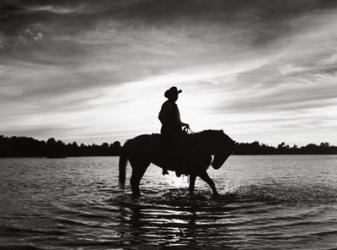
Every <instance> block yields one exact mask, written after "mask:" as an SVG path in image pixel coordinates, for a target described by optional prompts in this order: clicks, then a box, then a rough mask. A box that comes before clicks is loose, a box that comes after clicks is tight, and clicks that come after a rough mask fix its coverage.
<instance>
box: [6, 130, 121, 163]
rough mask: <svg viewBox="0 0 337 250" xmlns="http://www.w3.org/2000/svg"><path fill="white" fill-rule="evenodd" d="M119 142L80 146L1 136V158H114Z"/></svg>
mask: <svg viewBox="0 0 337 250" xmlns="http://www.w3.org/2000/svg"><path fill="white" fill-rule="evenodd" d="M119 146H120V144H119V142H114V143H112V144H108V143H106V142H105V143H103V144H101V145H96V144H91V145H85V144H83V143H82V144H80V145H78V144H77V143H76V142H73V143H68V144H66V143H64V142H62V141H60V140H55V139H54V138H50V139H48V140H47V141H40V140H36V139H34V138H30V137H16V136H14V137H4V136H2V135H0V157H50V158H61V157H68V156H69V157H71V156H112V155H116V154H117V153H118V149H119Z"/></svg>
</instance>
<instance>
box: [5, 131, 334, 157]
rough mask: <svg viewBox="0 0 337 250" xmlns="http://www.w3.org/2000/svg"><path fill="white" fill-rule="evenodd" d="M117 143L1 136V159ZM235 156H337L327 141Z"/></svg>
mask: <svg viewBox="0 0 337 250" xmlns="http://www.w3.org/2000/svg"><path fill="white" fill-rule="evenodd" d="M119 147H120V144H119V142H113V143H107V142H105V143H102V144H101V145H96V144H90V145H85V144H83V143H81V144H80V145H78V144H77V143H76V142H73V143H67V144H66V143H64V142H62V141H60V140H55V139H54V138H50V139H48V140H47V141H43V140H37V139H34V138H31V137H17V136H13V137H5V136H2V135H0V157H2V158H3V157H48V158H65V157H81V156H117V155H118V150H119ZM234 154H235V155H312V154H337V147H336V146H332V145H330V144H329V143H327V142H322V143H320V144H319V145H316V144H308V145H306V146H301V147H298V146H296V145H293V146H289V145H287V144H286V143H284V142H282V143H280V144H279V145H278V146H277V147H274V146H269V145H266V144H263V143H260V142H258V141H255V142H252V143H238V145H237V146H236V149H235V152H234Z"/></svg>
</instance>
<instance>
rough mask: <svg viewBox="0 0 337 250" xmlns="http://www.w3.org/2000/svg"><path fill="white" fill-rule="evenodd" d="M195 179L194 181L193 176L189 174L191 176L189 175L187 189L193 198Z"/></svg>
mask: <svg viewBox="0 0 337 250" xmlns="http://www.w3.org/2000/svg"><path fill="white" fill-rule="evenodd" d="M195 179H196V176H195V174H191V175H190V186H189V188H188V189H189V192H190V196H191V197H192V196H193V191H194V185H195Z"/></svg>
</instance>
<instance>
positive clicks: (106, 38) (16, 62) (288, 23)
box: [0, 0, 337, 145]
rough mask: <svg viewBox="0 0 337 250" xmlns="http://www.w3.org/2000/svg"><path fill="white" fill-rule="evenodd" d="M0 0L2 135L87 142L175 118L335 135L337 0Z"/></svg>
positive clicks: (300, 138) (241, 131)
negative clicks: (168, 115)
mask: <svg viewBox="0 0 337 250" xmlns="http://www.w3.org/2000/svg"><path fill="white" fill-rule="evenodd" d="M30 2H31V1H23V0H22V1H20V0H10V1H9V0H8V1H2V2H1V3H0V23H1V24H0V105H1V106H0V107H1V108H0V116H1V123H0V134H4V135H7V136H12V135H21V136H31V137H35V138H39V139H47V138H49V137H56V138H57V139H62V140H65V141H69V142H70V141H74V140H76V141H78V142H85V143H101V142H113V141H115V140H125V139H127V138H131V137H134V136H136V135H138V134H141V133H154V132H158V131H159V130H160V123H159V120H158V119H157V116H158V112H159V109H160V107H161V104H162V102H164V101H165V98H164V96H163V93H164V91H165V90H166V89H168V88H169V87H171V86H173V85H176V86H178V87H179V88H181V89H183V93H182V94H181V96H180V99H179V100H178V105H179V107H180V110H181V114H182V120H183V121H185V122H188V123H189V124H190V125H191V128H192V129H193V130H195V131H199V130H203V129H209V128H214V129H224V130H225V132H227V133H228V134H229V135H230V136H231V137H232V138H233V139H235V140H237V141H249V142H250V141H254V140H259V141H261V142H264V143H268V144H272V145H276V144H278V143H280V142H282V141H285V142H286V143H289V144H293V143H296V144H298V145H303V144H307V143H311V142H313V143H320V142H325V141H327V142H330V143H332V144H336V145H337V132H336V131H337V81H336V80H337V77H336V76H337V15H336V14H337V2H336V1H328V0H305V1H304V0H298V1H293V0H284V1H277V0H268V1H267V0H262V1H261V0H260V1H258V0H245V1H243V0H237V1H229V0H228V1H220V0H214V1H206V0H182V1H170V0H124V1H118V0H116V1H108V0H106V1H105V0H104V1H101V2H100V4H97V3H94V2H93V1H89V0H74V1H63V0H61V1H52V0H44V1H42V0H41V1H39V0H37V1H34V3H30Z"/></svg>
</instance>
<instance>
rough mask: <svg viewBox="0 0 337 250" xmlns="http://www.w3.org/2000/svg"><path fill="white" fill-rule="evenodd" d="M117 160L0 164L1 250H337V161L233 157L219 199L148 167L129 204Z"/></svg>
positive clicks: (218, 177)
mask: <svg viewBox="0 0 337 250" xmlns="http://www.w3.org/2000/svg"><path fill="white" fill-rule="evenodd" d="M117 160H118V159H117V158H113V157H88V158H86V157H84V158H66V159H43V158H40V159H39V158H34V159H23V158H21V159H0V200H1V203H0V246H1V247H0V249H1V248H9V247H14V248H22V249H26V248H27V247H30V248H31V249H72V248H75V249H107V248H109V249H149V248H152V249H166V248H168V249H169V248H178V249H336V247H337V156H231V157H230V159H229V160H228V161H227V162H226V163H225V165H224V166H223V167H222V168H221V169H220V170H212V169H210V170H209V173H210V176H211V177H212V178H213V179H214V181H215V183H216V186H217V188H218V190H219V192H220V193H221V196H220V197H219V198H218V199H213V198H212V197H211V192H210V189H209V188H208V186H207V185H206V184H205V183H203V182H202V181H201V180H199V179H197V182H196V192H195V197H194V199H190V198H189V196H188V190H187V187H188V179H187V178H186V177H185V178H176V177H175V176H174V174H173V173H172V172H171V173H170V176H165V177H164V176H162V175H161V169H159V168H156V167H155V166H150V168H149V169H148V171H147V172H146V174H145V176H144V178H143V180H142V182H141V192H142V196H141V197H140V198H139V199H133V198H132V197H131V195H130V193H131V191H130V187H129V186H128V185H127V186H126V188H125V190H124V191H123V190H120V189H119V187H118V167H117ZM130 170H131V168H130V166H128V175H130Z"/></svg>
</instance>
